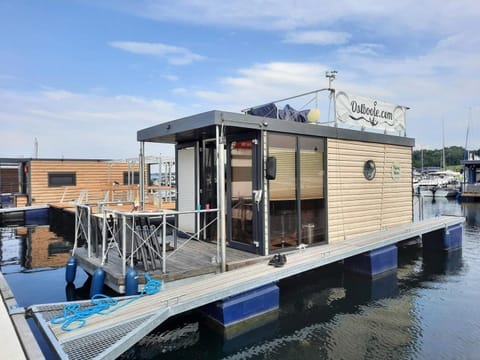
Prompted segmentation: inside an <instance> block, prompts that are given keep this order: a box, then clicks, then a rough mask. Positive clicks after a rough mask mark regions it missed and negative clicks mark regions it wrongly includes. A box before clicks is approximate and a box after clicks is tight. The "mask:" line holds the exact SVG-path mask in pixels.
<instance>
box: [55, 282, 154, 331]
mask: <svg viewBox="0 0 480 360" xmlns="http://www.w3.org/2000/svg"><path fill="white" fill-rule="evenodd" d="M144 276H145V280H147V281H146V283H145V285H144V287H143V289H142V291H141V292H140V294H138V295H137V296H134V297H132V298H130V299H129V300H127V301H125V302H123V303H121V304H120V305H118V299H116V298H113V297H110V296H108V295H103V294H95V295H93V296H92V299H91V301H90V302H91V304H92V306H90V307H86V308H83V309H82V308H81V306H80V304H76V303H72V304H67V305H65V307H64V308H63V312H62V313H61V314H59V315H56V316H54V317H53V318H52V319H51V320H50V322H51V323H52V324H56V325H59V324H62V326H61V329H62V330H63V331H73V330H77V329H80V328H82V327H84V326H85V324H86V323H87V319H88V318H89V317H90V316H92V315H95V314H99V315H109V314H111V313H113V312H114V311H117V310H118V309H121V308H122V307H124V306H127V305H128V304H131V303H132V302H134V301H135V300H138V299H140V298H141V297H142V296H144V295H154V294H156V293H158V292H159V291H160V288H161V286H162V282H161V281H159V280H154V279H152V278H151V277H150V275H148V274H147V273H145V274H144Z"/></svg>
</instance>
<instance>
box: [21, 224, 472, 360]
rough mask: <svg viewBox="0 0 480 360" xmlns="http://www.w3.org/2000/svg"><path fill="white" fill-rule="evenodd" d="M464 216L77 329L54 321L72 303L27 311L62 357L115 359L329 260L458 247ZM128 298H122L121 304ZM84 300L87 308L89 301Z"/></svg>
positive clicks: (148, 302)
mask: <svg viewBox="0 0 480 360" xmlns="http://www.w3.org/2000/svg"><path fill="white" fill-rule="evenodd" d="M464 220H465V219H464V218H463V217H454V216H440V217H435V218H431V219H428V220H424V221H421V222H416V223H413V224H408V225H403V226H398V227H394V228H390V229H386V230H382V231H377V232H373V233H370V234H366V235H361V236H357V237H354V238H351V239H349V240H346V241H343V242H341V243H333V244H327V245H323V246H314V247H307V248H303V247H301V248H299V249H296V250H294V251H291V252H288V253H286V257H287V262H286V263H285V264H284V265H283V266H282V267H273V266H269V265H268V261H269V260H270V258H271V257H263V261H261V262H258V263H256V264H252V265H249V266H244V267H242V268H239V269H236V270H232V271H227V272H223V273H218V274H214V275H211V276H208V277H202V278H200V279H198V280H197V279H195V278H192V279H191V280H192V281H189V282H185V283H184V284H183V285H180V284H177V286H172V287H171V288H169V287H168V285H167V286H165V288H164V289H162V290H161V291H160V292H159V293H157V294H154V295H150V296H143V297H140V298H138V299H137V300H136V301H135V302H134V303H132V304H129V305H127V306H125V307H121V308H119V309H118V310H117V311H115V313H114V315H113V314H111V315H104V316H102V315H98V314H96V315H93V316H92V317H90V318H88V319H87V320H86V323H85V326H83V327H82V328H80V329H77V330H74V331H63V330H62V329H61V327H60V325H54V324H52V323H51V322H50V320H51V319H52V318H53V317H54V316H57V315H59V314H61V313H62V312H63V309H64V306H65V305H66V304H68V303H57V304H45V305H35V306H32V307H30V308H29V311H30V313H32V314H33V316H34V317H35V319H36V320H37V322H38V323H39V324H40V326H41V328H42V329H43V331H44V332H45V334H46V336H47V338H48V339H49V340H50V342H51V343H52V346H53V347H54V348H55V350H56V351H57V353H58V354H59V356H60V358H62V359H85V358H97V359H115V358H116V357H118V356H119V355H121V354H122V353H123V352H125V351H126V350H127V349H129V348H130V347H131V346H133V345H134V344H135V343H136V342H138V341H139V340H140V339H141V338H143V337H144V336H146V335H147V334H148V333H149V332H151V331H152V330H153V329H155V328H156V327H157V326H159V325H160V324H161V323H162V322H164V321H165V320H166V319H168V318H169V317H171V316H174V315H177V314H181V313H184V312H186V311H189V310H192V309H197V308H200V307H202V306H204V305H207V304H211V303H214V302H216V301H221V300H224V299H227V298H229V297H232V296H237V295H238V294H241V293H245V292H248V291H251V290H253V289H258V288H259V287H262V286H265V285H268V284H272V283H275V282H277V281H279V280H281V279H284V278H287V277H290V276H293V275H297V274H300V273H303V272H306V271H309V270H312V269H316V268H319V267H321V266H324V265H327V264H330V263H334V262H338V261H342V260H346V259H350V258H352V257H356V256H359V255H362V254H365V253H369V252H372V251H376V250H379V249H385V248H388V247H390V246H393V247H395V245H396V244H398V243H400V242H403V241H409V240H412V239H415V238H422V239H423V240H424V247H426V248H428V249H431V248H432V244H433V243H437V244H438V245H439V246H437V248H438V249H442V250H445V247H444V244H445V241H447V242H448V241H450V240H449V237H450V235H449V234H453V233H455V236H454V239H453V240H455V241H457V240H458V235H459V239H460V242H459V243H458V241H457V242H456V243H452V244H451V245H452V248H458V247H459V246H461V224H463V222H464ZM458 229H460V230H459V231H460V233H458ZM455 241H454V242H455ZM425 242H426V243H425ZM395 249H396V247H395ZM395 254H396V252H395ZM395 263H396V259H395ZM394 270H396V269H394ZM129 299H130V298H129V297H123V298H119V304H122V302H125V301H129ZM80 304H81V306H83V307H88V306H89V305H90V302H81V303H80Z"/></svg>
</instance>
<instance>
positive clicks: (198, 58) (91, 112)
mask: <svg viewBox="0 0 480 360" xmlns="http://www.w3.org/2000/svg"><path fill="white" fill-rule="evenodd" d="M479 19H480V3H479V2H478V1H477V0H456V1H450V0H443V1H437V0H424V1H418V0H412V1H410V0H405V1H402V0H395V1H393V0H384V1H378V0H376V1H371V0H362V1H356V0H337V1H334V2H326V1H319V0H282V1H272V0H251V1H248V0H231V1H225V0H223V1H217V0H175V1H170V0H104V1H98V0H69V1H61V0H42V1H35V0H30V1H27V0H0V134H1V137H0V158H1V157H32V156H34V154H35V142H37V146H38V147H37V148H38V156H39V157H41V158H100V159H124V158H132V157H136V156H138V153H139V144H138V143H137V141H136V134H137V131H138V130H140V129H143V128H146V127H149V126H153V125H157V124H159V123H162V122H164V121H170V120H174V119H177V118H181V117H184V116H189V115H194V114H197V113H201V112H204V111H210V110H225V111H233V112H240V111H241V110H242V109H244V108H248V107H251V106H255V105H259V104H262V103H267V102H270V101H274V100H277V99H282V98H285V97H289V96H294V95H297V94H301V93H305V92H309V91H313V90H316V89H321V88H325V87H327V86H328V80H327V79H326V77H325V73H326V71H332V70H335V71H338V73H337V76H336V79H335V81H334V82H333V84H332V85H333V87H334V88H336V89H342V90H345V91H349V92H352V93H355V94H359V95H362V96H366V97H372V98H379V99H382V100H384V101H387V102H391V103H394V104H400V105H404V106H408V107H409V108H410V109H409V110H408V112H407V136H409V137H413V138H415V140H416V149H438V148H441V147H442V146H443V144H445V146H465V145H467V148H469V149H475V150H476V149H480V100H479V94H480V24H479V23H480V20H479ZM325 94H326V93H325ZM325 96H326V95H325ZM320 113H321V120H320V121H322V120H323V121H327V120H328V114H330V113H329V110H328V109H326V108H321V107H320ZM467 133H468V136H467ZM146 152H147V155H153V156H156V155H173V149H172V147H171V146H161V145H158V144H147V146H146Z"/></svg>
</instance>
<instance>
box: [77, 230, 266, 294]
mask: <svg viewBox="0 0 480 360" xmlns="http://www.w3.org/2000/svg"><path fill="white" fill-rule="evenodd" d="M178 248H179V250H177V251H176V252H175V253H172V252H171V251H169V252H167V273H166V274H163V273H162V272H161V264H160V263H159V262H158V261H157V262H156V269H155V270H153V271H152V270H150V271H148V273H149V275H150V276H152V277H153V278H157V279H161V280H163V281H165V282H170V281H176V280H181V279H185V278H190V277H195V276H199V275H204V274H211V273H216V272H218V271H219V270H220V265H219V264H217V263H216V261H215V257H216V254H217V245H216V244H215V243H207V242H204V241H197V240H190V241H188V242H186V240H185V239H179V240H178ZM111 253H112V254H114V255H109V257H108V261H107V263H106V264H104V266H103V269H104V270H105V284H106V285H107V286H109V287H110V288H111V289H113V290H115V291H117V292H119V293H123V292H124V284H125V279H124V276H123V275H122V263H121V258H120V256H118V255H116V254H115V252H111ZM87 255H88V254H87V249H86V248H77V249H76V250H75V257H76V258H77V260H78V265H79V266H80V267H81V268H82V269H84V270H85V271H86V272H87V273H89V274H93V273H94V272H95V270H96V269H98V268H99V267H100V266H101V258H100V257H95V256H92V257H90V258H89V257H88V256H87ZM226 255H227V269H228V270H231V269H235V268H238V267H241V266H245V265H249V264H252V263H254V262H256V261H260V260H262V259H263V258H262V257H261V256H259V255H255V254H251V253H247V252H244V251H240V250H237V249H233V248H229V247H227V252H226ZM136 268H137V271H138V272H139V274H142V273H143V272H144V269H143V268H142V264H139V266H136ZM143 282H144V278H143V276H140V277H139V283H140V284H142V283H143Z"/></svg>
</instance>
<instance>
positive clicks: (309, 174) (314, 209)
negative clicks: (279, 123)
mask: <svg viewBox="0 0 480 360" xmlns="http://www.w3.org/2000/svg"><path fill="white" fill-rule="evenodd" d="M323 149H324V139H322V138H312V137H300V138H299V150H300V207H301V224H302V233H301V239H300V240H301V242H302V243H303V244H312V243H319V242H323V241H325V240H326V239H325V200H324V194H323V192H324V177H325V173H324V160H323V155H324V151H323Z"/></svg>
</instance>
